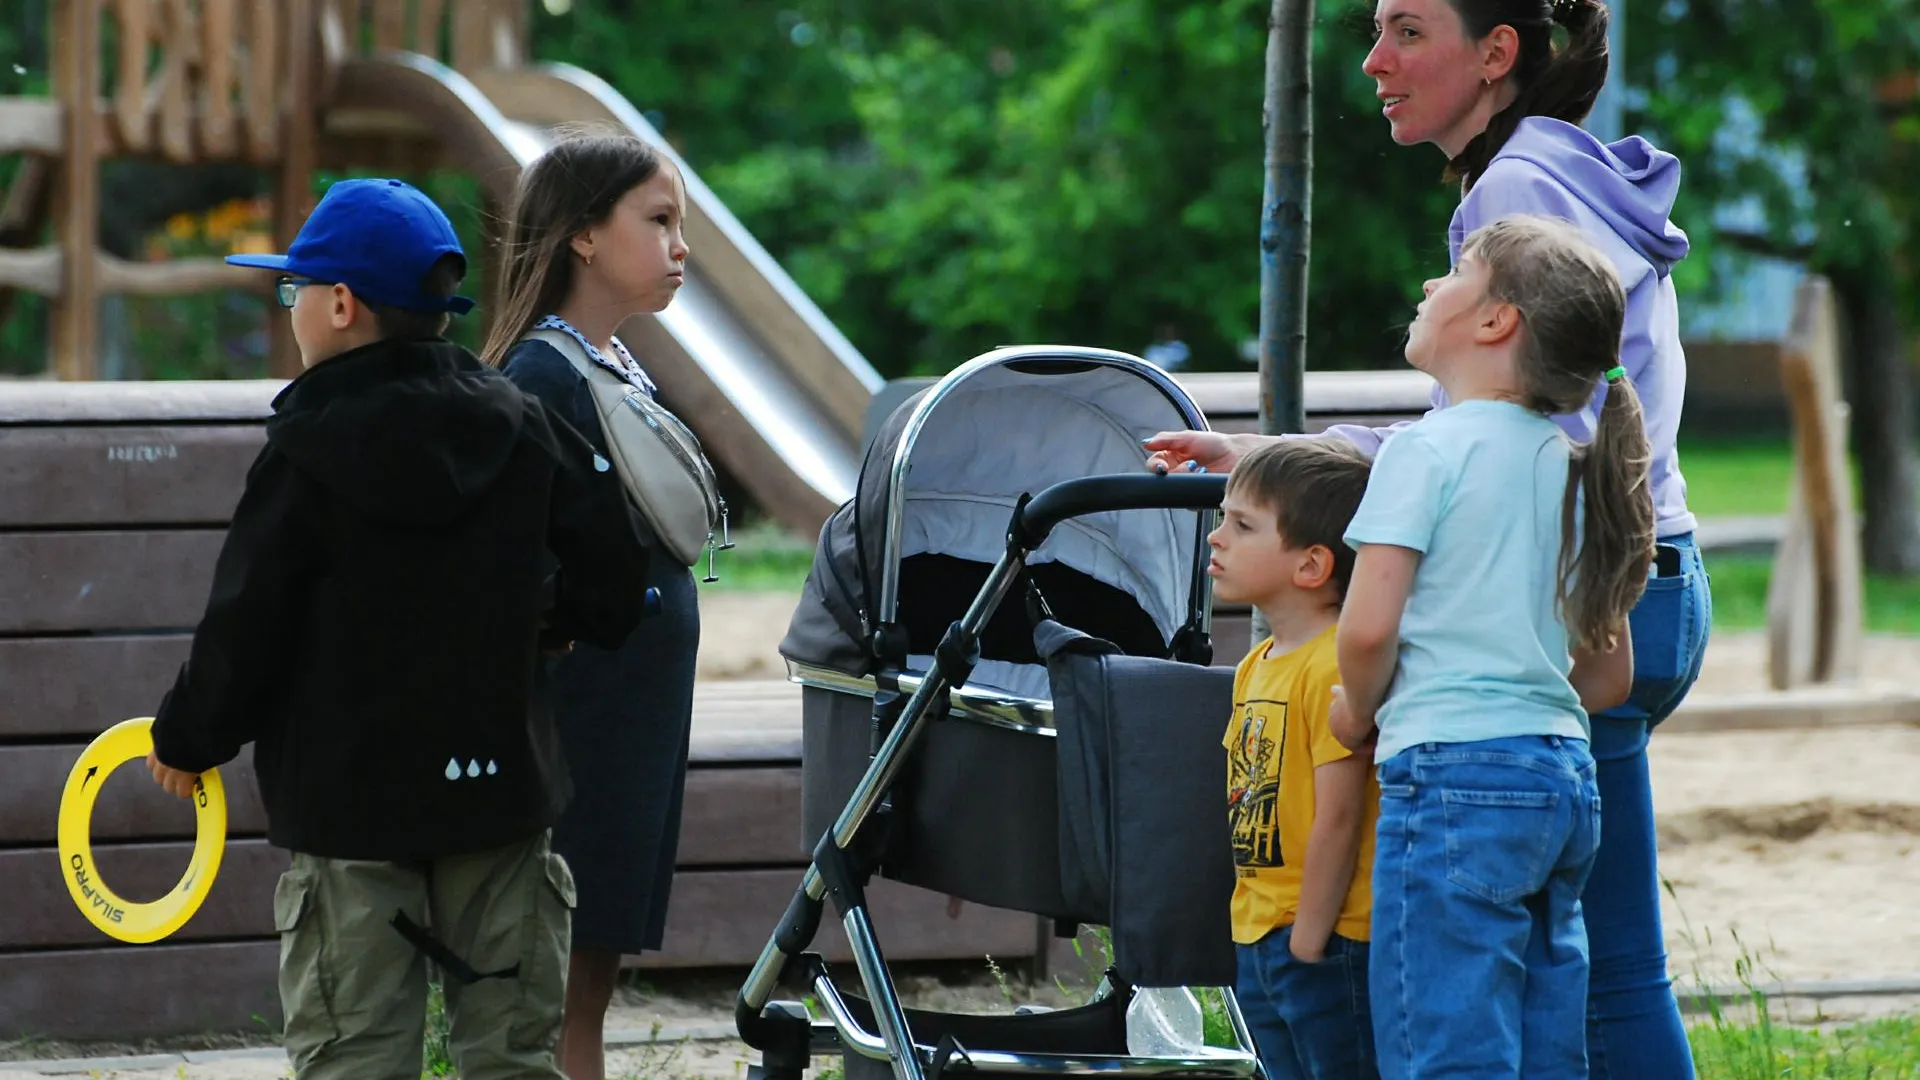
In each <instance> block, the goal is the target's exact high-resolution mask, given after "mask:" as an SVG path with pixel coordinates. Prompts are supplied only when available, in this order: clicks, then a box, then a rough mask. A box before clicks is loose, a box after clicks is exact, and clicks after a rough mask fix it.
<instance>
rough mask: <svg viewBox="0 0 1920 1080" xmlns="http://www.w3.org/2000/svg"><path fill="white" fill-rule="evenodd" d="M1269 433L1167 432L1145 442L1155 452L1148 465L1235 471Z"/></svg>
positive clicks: (1165, 467)
mask: <svg viewBox="0 0 1920 1080" xmlns="http://www.w3.org/2000/svg"><path fill="white" fill-rule="evenodd" d="M1269 437H1270V436H1266V435H1247V434H1242V435H1228V434H1225V433H1224V432H1219V431H1163V432H1161V433H1160V434H1158V435H1155V436H1154V437H1153V438H1151V439H1148V440H1147V441H1146V442H1145V443H1143V444H1142V445H1143V446H1145V447H1146V448H1147V449H1148V450H1151V451H1152V453H1151V454H1149V455H1148V456H1147V468H1149V469H1157V470H1162V471H1165V472H1174V471H1177V470H1196V469H1205V470H1206V471H1208V472H1211V473H1225V472H1232V471H1233V466H1234V464H1235V463H1236V462H1238V461H1239V460H1240V459H1241V458H1242V457H1244V456H1246V454H1247V453H1248V452H1249V451H1251V450H1252V449H1253V448H1254V447H1256V446H1259V445H1260V442H1261V440H1263V439H1266V438H1269Z"/></svg>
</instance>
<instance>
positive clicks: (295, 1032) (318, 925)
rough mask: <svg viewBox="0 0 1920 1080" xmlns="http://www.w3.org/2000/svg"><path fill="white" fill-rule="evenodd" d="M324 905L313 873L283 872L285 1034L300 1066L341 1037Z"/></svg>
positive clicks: (276, 922) (277, 911)
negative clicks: (323, 910)
mask: <svg viewBox="0 0 1920 1080" xmlns="http://www.w3.org/2000/svg"><path fill="white" fill-rule="evenodd" d="M296 858H297V857H296ZM318 907H319V889H318V888H317V886H316V883H315V881H314V879H313V876H312V875H311V874H310V873H308V872H307V871H306V870H304V869H302V868H301V867H299V866H298V865H295V867H294V868H293V869H291V870H288V871H287V872H286V873H284V874H281V875H280V881H279V882H278V883H277V884H276V885H274V887H273V928H274V929H275V930H276V931H278V932H279V934H280V1006H281V1009H282V1010H283V1011H284V1012H285V1014H286V1034H285V1035H284V1036H283V1038H284V1041H285V1044H286V1049H287V1056H288V1058H289V1059H291V1060H292V1062H293V1065H294V1068H295V1070H296V1071H298V1070H300V1069H301V1068H303V1067H304V1065H305V1064H306V1063H307V1062H309V1061H311V1060H312V1059H313V1057H314V1056H315V1055H316V1054H318V1053H319V1052H320V1051H321V1050H322V1049H323V1048H325V1047H326V1046H327V1044H329V1043H331V1042H333V1041H334V1040H336V1039H338V1038H339V1037H340V1024H339V1020H338V1018H337V1016H336V1014H335V1012H334V1001H333V998H334V984H333V973H332V971H331V969H330V968H329V967H328V956H327V954H328V952H329V951H330V950H329V949H328V947H327V945H328V941H327V939H328V937H329V934H328V930H327V925H326V919H325V918H324V917H323V914H322V913H321V912H320V911H318V910H317V909H318Z"/></svg>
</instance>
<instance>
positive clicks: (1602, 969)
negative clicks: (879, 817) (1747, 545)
mask: <svg viewBox="0 0 1920 1080" xmlns="http://www.w3.org/2000/svg"><path fill="white" fill-rule="evenodd" d="M1661 543H1662V544H1666V545H1671V546H1672V547H1674V548H1675V549H1677V551H1678V555H1679V560H1678V561H1679V568H1678V569H1679V571H1680V572H1679V573H1677V574H1667V575H1662V576H1660V577H1656V578H1654V579H1653V580H1651V581H1649V582H1647V591H1646V593H1645V595H1643V596H1642V597H1641V598H1640V603H1639V604H1637V605H1636V606H1635V607H1634V609H1633V614H1632V616H1631V617H1630V621H1631V622H1632V625H1633V668H1634V677H1633V695H1632V697H1631V698H1629V699H1628V701H1627V703H1626V704H1625V705H1622V706H1620V707H1619V708H1617V709H1614V710H1612V711H1610V712H1607V713H1603V714H1601V715H1600V716H1596V717H1594V718H1593V756H1594V760H1595V761H1597V762H1598V763H1599V766H1600V800H1601V802H1602V803H1604V804H1605V805H1606V808H1607V811H1606V820H1605V826H1604V828H1603V829H1602V831H1601V840H1600V855H1599V857H1598V858H1597V859H1595V860H1594V864H1593V874H1592V876H1591V877H1589V878H1588V879H1587V890H1586V892H1585V893H1584V894H1583V895H1582V897H1581V899H1582V901H1583V903H1584V906H1585V908H1586V914H1587V938H1588V941H1589V946H1588V947H1589V949H1590V951H1591V953H1592V964H1593V967H1592V972H1591V974H1590V975H1589V985H1588V990H1587V1059H1588V1064H1589V1069H1590V1074H1591V1075H1592V1077H1593V1078H1594V1080H1629V1078H1631V1080H1691V1077H1692V1076H1693V1053H1692V1050H1691V1049H1690V1048H1689V1047H1688V1045H1687V1031H1686V1027H1685V1026H1684V1025H1683V1024H1682V1023H1681V1021H1680V1008H1679V1006H1678V1005H1677V1004H1676V1003H1675V1002H1674V999H1673V987H1672V984H1671V983H1670V981H1669V980H1668V978H1667V952H1666V937H1665V934H1664V932H1663V930H1662V928H1661V925H1660V873H1659V869H1658V867H1657V864H1656V859H1655V845H1654V822H1653V785H1652V783H1651V782H1650V781H1649V779H1648V776H1647V737H1648V735H1649V734H1650V733H1651V732H1652V729H1653V726H1654V725H1656V724H1658V723H1660V721H1662V720H1665V719H1666V718H1667V717H1668V716H1670V715H1671V714H1672V713H1673V711H1674V709H1675V708H1676V707H1678V706H1679V704H1680V702H1681V700H1682V699H1684V698H1685V697H1686V696H1687V691H1688V690H1689V689H1691V688H1692V686H1693V683H1694V680H1695V679H1698V678H1699V677H1700V664H1701V661H1702V660H1704V659H1705V658H1706V654H1707V636H1708V631H1709V629H1710V627H1711V626H1712V623H1713V597H1712V595H1711V594H1710V593H1709V592H1708V590H1707V571H1706V567H1705V566H1704V565H1703V564H1702V562H1701V560H1700V549H1699V548H1698V547H1696V546H1695V545H1694V542H1693V536H1692V535H1691V534H1688V535H1686V536H1679V537H1669V538H1667V539H1665V540H1662V541H1661Z"/></svg>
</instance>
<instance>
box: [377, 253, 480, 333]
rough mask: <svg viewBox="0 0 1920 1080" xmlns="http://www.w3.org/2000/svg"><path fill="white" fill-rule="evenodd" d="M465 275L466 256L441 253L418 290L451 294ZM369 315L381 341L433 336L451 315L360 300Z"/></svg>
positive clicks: (431, 293)
mask: <svg viewBox="0 0 1920 1080" xmlns="http://www.w3.org/2000/svg"><path fill="white" fill-rule="evenodd" d="M466 276H467V260H466V259H465V258H464V257H462V256H459V255H451V254H449V255H442V256H440V259H439V261H437V262H435V263H434V264H433V266H432V267H431V268H430V269H428V271H427V274H426V277H425V278H424V279H423V280H422V281H421V282H420V291H421V292H424V293H426V294H428V295H430V296H452V295H453V294H454V293H456V292H459V291H460V282H461V281H462V280H464V279H465V278H466ZM360 303H361V305H362V306H364V307H365V308H366V309H367V313H368V314H370V315H372V316H373V326H374V330H375V332H376V333H378V334H379V335H380V339H381V340H382V341H388V340H395V339H399V340H412V339H418V338H435V337H440V336H441V335H443V334H445V333H446V332H447V324H448V323H450V322H451V321H452V316H451V315H449V314H448V313H447V312H444V311H411V310H408V309H406V308H397V307H388V306H386V305H384V304H373V303H369V302H367V301H365V300H361V301H360Z"/></svg>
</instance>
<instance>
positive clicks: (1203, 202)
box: [536, 0, 1450, 375]
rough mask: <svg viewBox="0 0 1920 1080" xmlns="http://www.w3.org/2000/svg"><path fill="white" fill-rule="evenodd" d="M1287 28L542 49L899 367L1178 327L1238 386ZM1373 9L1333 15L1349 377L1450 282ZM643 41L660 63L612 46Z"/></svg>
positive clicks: (1325, 75)
mask: <svg viewBox="0 0 1920 1080" xmlns="http://www.w3.org/2000/svg"><path fill="white" fill-rule="evenodd" d="M1267 10H1268V5H1267V4H1266V3H1265V2H1264V0H1222V2H1218V3H1206V4H1200V3H1187V4H1182V5H1173V6H1169V5H1166V4H1154V3H1150V2H1148V0H1113V2H1107V3H1103V2H1095V0H1035V2H1028V3H1015V2H1011V0H999V2H981V3H974V4H960V3H956V2H945V3H930V4H917V5H896V4H880V3H857V2H838V3H828V2H825V0H802V2H794V3H790V4H786V5H779V4H766V3H747V4H743V5H732V6H730V7H729V9H728V11H727V13H726V15H725V17H724V19H723V18H721V17H720V16H719V15H717V14H712V13H710V11H709V9H707V8H705V7H702V6H700V5H697V4H694V3H692V2H691V0H681V2H678V3H661V4H650V5H648V6H647V8H646V11H645V13H644V14H643V15H636V14H635V13H634V12H633V11H632V9H631V7H630V5H626V4H618V3H613V2H611V0H601V2H598V3H588V2H585V0H582V2H580V3H577V4H576V5H575V7H574V9H573V11H572V13H571V14H570V15H568V16H565V17H564V18H559V19H550V20H547V21H545V22H542V23H539V24H537V25H536V34H537V39H536V41H537V44H536V49H537V51H538V52H540V53H541V55H543V56H545V57H548V58H553V59H568V60H572V61H574V62H576V63H580V64H582V66H586V67H589V68H592V69H593V70H594V71H595V72H596V73H598V74H600V75H601V76H602V77H604V78H606V79H607V80H608V81H609V82H611V83H612V84H613V85H614V86H615V87H616V88H618V89H619V90H620V91H621V92H622V93H624V94H626V95H627V96H628V97H629V98H630V99H632V100H633V101H634V102H635V104H636V105H637V106H638V107H639V108H641V109H642V110H643V111H646V112H648V113H649V114H650V115H651V116H653V117H654V118H655V119H657V120H658V121H659V122H660V124H661V126H662V129H663V131H664V133H665V134H666V135H667V136H668V137H669V138H670V139H672V140H673V141H674V142H675V144H676V145H677V146H678V147H679V148H680V149H681V151H682V153H684V154H685V155H686V156H687V157H688V158H689V160H690V161H692V162H693V163H694V165H695V167H696V168H698V169H700V170H701V173H702V176H703V177H704V178H705V179H706V180H707V182H708V183H709V184H710V185H711V186H712V187H713V188H714V189H715V191H716V193H717V194H719V195H720V197H721V198H722V199H724V200H725V201H726V202H727V204H728V206H729V208H730V209H731V210H732V211H733V212H734V213H735V214H736V215H737V216H739V217H740V218H741V220H742V221H743V222H744V223H745V224H746V225H747V226H748V228H750V229H751V230H753V231H754V233H755V235H756V236H757V237H758V238H759V239H760V240H761V242H762V243H763V244H765V245H766V246H767V247H768V248H769V250H771V251H772V252H773V253H774V254H775V255H776V256H777V257H779V258H780V259H781V260H782V262H783V263H784V264H785V266H786V267H787V269H788V270H789V272H791V273H792V274H793V275H794V277H795V278H796V279H797V280H798V281H799V282H800V284H801V285H802V286H803V287H804V288H805V289H806V290H807V291H808V293H809V294H810V295H811V296H812V297H813V298H814V299H815V300H816V301H817V302H818V303H820V304H821V306H822V307H823V308H824V309H825V310H826V312H827V313H828V315H829V316H831V317H832V318H833V319H834V321H835V322H836V323H837V324H838V325H839V326H840V327H841V328H842V330H843V331H845V332H846V333H847V334H848V336H849V337H850V338H851V339H852V340H853V341H854V343H855V344H856V345H857V346H859V347H860V348H861V349H862V351H864V352H865V353H866V354H867V356H868V358H869V359H870V360H872V361H873V362H874V363H875V364H876V366H878V367H880V368H881V369H882V370H883V371H884V372H886V373H887V374H890V375H900V374H907V373H909V372H920V373H926V372H939V371H944V370H946V369H948V368H950V367H952V366H953V365H954V364H956V363H958V362H959V361H961V360H963V359H965V358H966V357H967V356H970V355H972V354H974V353H977V352H980V351H983V350H984V349H987V348H990V347H992V346H993V345H996V344H1001V343H1005V342H1008V341H1015V340H1019V341H1036V340H1049V341H1072V342H1078V343H1087V344H1100V345H1109V346H1114V347H1118V348H1124V349H1128V350H1132V351H1138V350H1140V349H1142V348H1144V347H1145V345H1146V344H1147V343H1148V342H1150V341H1151V340H1153V338H1154V335H1155V332H1156V328H1157V327H1159V326H1160V325H1162V324H1172V325H1173V326H1175V327H1176V328H1177V330H1178V332H1179V333H1180V334H1181V335H1182V336H1183V337H1184V338H1185V340H1187V341H1188V343H1189V344H1190V345H1192V346H1193V347H1194V352H1195V356H1196V362H1197V364H1198V366H1202V367H1215V368H1222V367H1234V366H1238V365H1239V364H1240V363H1242V361H1240V359H1239V357H1238V351H1239V347H1240V345H1241V343H1242V342H1244V341H1246V340H1248V339H1250V338H1251V337H1252V336H1253V334H1254V331H1255V329H1256V327H1257V322H1258V310H1257V309H1258V298H1259V260H1258V250H1257V238H1258V231H1259V217H1260V194H1261V182H1262V155H1263V151H1264V140H1263V136H1262V131H1261V113H1260V108H1261V91H1262V83H1263V78H1264V74H1263V73H1264V57H1265V49H1266V38H1267V31H1266V15H1267ZM1367 10H1368V9H1367V8H1365V7H1354V6H1351V5H1349V4H1347V3H1325V4H1322V5H1321V18H1320V22H1319V25H1318V27H1317V30H1316V37H1315V77H1316V79H1317V80H1318V87H1319V92H1318V95H1317V98H1316V116H1315V121H1316V127H1317V130H1318V140H1319V141H1318V143H1317V147H1318V150H1319V154H1320V157H1319V161H1318V163H1317V164H1316V170H1317V171H1316V177H1315V180H1316V195H1315V207H1314V210H1315V217H1316V221H1317V222H1318V223H1319V228H1318V231H1317V239H1318V241H1319V243H1318V244H1317V245H1316V247H1315V252H1316V254H1315V258H1314V260H1313V263H1312V272H1313V282H1312V289H1313V292H1312V297H1313V301H1312V306H1311V308H1310V311H1309V323H1310V326H1311V327H1312V341H1313V343H1314V349H1315V352H1314V356H1313V363H1314V364H1315V365H1316V366H1323V367H1353V366H1372V365H1378V364H1381V363H1391V362H1393V361H1394V360H1395V358H1396V355H1397V341H1398V331H1397V329H1396V328H1395V327H1394V326H1393V325H1392V322H1393V319H1392V316H1391V314H1388V315H1386V317H1385V318H1383V313H1391V312H1393V311H1395V310H1405V309H1407V308H1408V307H1409V306H1410V304H1411V302H1412V300H1413V299H1414V298H1415V297H1416V295H1417V287H1418V282H1419V281H1420V280H1421V278H1422V277H1423V276H1426V275H1427V274H1428V273H1430V272H1431V271H1432V270H1434V269H1435V268H1437V267H1440V266H1442V265H1444V261H1445V249H1444V246H1443V238H1444V228H1443V225H1442V223H1443V222H1444V221H1445V220H1446V214H1447V213H1448V209H1449V206H1450V194H1449V193H1448V192H1447V191H1446V190H1445V189H1444V188H1442V187H1441V186H1440V185H1439V184H1438V183H1437V174H1438V171H1439V168H1440V165H1441V161H1440V158H1439V156H1438V155H1437V154H1435V153H1432V152H1431V151H1425V152H1422V151H1412V152H1401V151H1399V150H1398V149H1397V148H1395V147H1393V145H1392V144H1391V142H1389V140H1388V138H1387V133H1386V129H1385V125H1384V124H1383V123H1382V122H1381V121H1380V120H1379V119H1378V116H1377V112H1376V109H1377V106H1376V104H1375V103H1374V101H1373V97H1372V84H1371V81H1370V80H1368V79H1366V78H1365V77H1364V76H1363V75H1361V73H1360V71H1359V61H1360V57H1361V56H1362V55H1363V53H1364V51H1365V47H1366V35H1365V33H1364V30H1365V26H1366V16H1365V13H1366V11H1367ZM1356 16H1358V17H1357V18H1356ZM636 24H637V25H638V26H639V27H641V28H642V29H641V33H642V34H643V35H644V40H645V41H646V42H647V45H648V47H647V48H646V49H642V50H634V49H620V48H615V47H610V42H611V41H612V40H616V39H618V38H620V37H622V36H624V35H630V34H633V33H634V32H635V28H636ZM1410 222H1418V223H1420V224H1419V225H1417V226H1416V227H1414V228H1413V229H1411V230H1410V229H1409V228H1408V223H1410Z"/></svg>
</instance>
